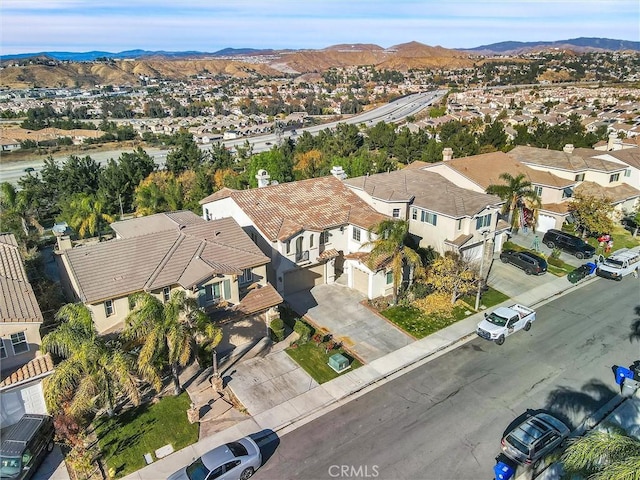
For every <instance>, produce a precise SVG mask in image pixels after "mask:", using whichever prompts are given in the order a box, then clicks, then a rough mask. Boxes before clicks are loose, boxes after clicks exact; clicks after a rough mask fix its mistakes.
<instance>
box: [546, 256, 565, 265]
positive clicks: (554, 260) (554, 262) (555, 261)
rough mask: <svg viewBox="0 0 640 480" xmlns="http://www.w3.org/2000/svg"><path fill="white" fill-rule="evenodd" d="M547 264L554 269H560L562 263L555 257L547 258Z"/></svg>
mask: <svg viewBox="0 0 640 480" xmlns="http://www.w3.org/2000/svg"><path fill="white" fill-rule="evenodd" d="M547 263H548V264H549V265H553V266H554V267H562V266H563V265H564V262H563V261H562V260H560V259H559V258H557V257H553V256H549V257H548V258H547Z"/></svg>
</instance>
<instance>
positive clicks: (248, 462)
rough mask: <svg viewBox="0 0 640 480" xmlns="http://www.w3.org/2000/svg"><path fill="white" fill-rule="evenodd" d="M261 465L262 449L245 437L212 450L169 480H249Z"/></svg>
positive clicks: (171, 476) (172, 475)
mask: <svg viewBox="0 0 640 480" xmlns="http://www.w3.org/2000/svg"><path fill="white" fill-rule="evenodd" d="M261 465H262V454H261V453H260V447H258V445H257V444H256V442H254V441H253V439H251V438H250V437H244V438H241V439H240V440H238V441H236V442H229V443H226V444H224V445H221V446H219V447H216V448H214V449H213V450H210V451H209V452H207V453H205V454H204V455H202V456H201V457H200V458H198V459H196V460H195V461H194V462H193V463H191V465H188V466H186V467H183V468H181V469H180V470H178V471H177V472H175V473H173V474H171V475H170V476H169V479H168V480H214V479H220V480H223V479H224V480H247V479H248V478H250V477H251V476H253V474H254V472H255V471H256V470H257V469H258V468H260V466H261Z"/></svg>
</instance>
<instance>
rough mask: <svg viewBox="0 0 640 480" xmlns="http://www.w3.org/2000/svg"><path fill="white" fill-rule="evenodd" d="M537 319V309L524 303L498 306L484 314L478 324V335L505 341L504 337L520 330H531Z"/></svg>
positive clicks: (498, 341) (499, 343) (501, 341)
mask: <svg viewBox="0 0 640 480" xmlns="http://www.w3.org/2000/svg"><path fill="white" fill-rule="evenodd" d="M535 319H536V312H535V310H533V309H531V308H529V307H525V306H524V305H519V304H517V303H516V304H515V305H511V306H510V307H498V308H496V309H495V310H494V311H493V312H491V313H486V312H485V314H484V320H482V321H481V322H480V323H479V324H478V328H477V329H476V333H477V334H478V336H480V337H482V338H484V339H486V340H492V341H494V342H496V343H497V344H498V345H502V344H503V343H504V339H505V338H506V337H508V336H509V335H511V334H512V333H515V332H517V331H518V330H529V329H530V328H531V324H532V323H533V322H534V321H535Z"/></svg>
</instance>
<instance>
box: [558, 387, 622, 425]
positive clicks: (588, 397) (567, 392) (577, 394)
mask: <svg viewBox="0 0 640 480" xmlns="http://www.w3.org/2000/svg"><path fill="white" fill-rule="evenodd" d="M618 393H619V392H617V391H616V388H615V387H613V384H611V385H609V384H606V383H603V382H601V381H600V380H596V379H592V380H590V381H588V382H587V383H585V384H584V385H583V387H582V389H581V390H574V389H572V388H569V387H558V388H556V389H555V390H552V391H551V392H550V393H549V395H548V396H547V405H548V412H549V413H551V414H552V415H554V416H555V417H557V418H558V419H560V420H562V421H563V422H564V423H566V424H567V426H571V425H572V421H571V420H570V418H575V417H576V416H578V415H579V414H588V415H590V414H593V413H594V412H596V411H597V410H598V409H599V408H601V407H602V406H603V405H604V404H606V403H607V402H608V401H609V400H610V399H611V398H613V397H614V396H615V395H616V394H618ZM576 426H577V425H574V428H575V427H576Z"/></svg>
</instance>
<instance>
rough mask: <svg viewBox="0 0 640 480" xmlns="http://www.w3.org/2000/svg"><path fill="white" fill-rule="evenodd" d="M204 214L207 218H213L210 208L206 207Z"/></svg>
mask: <svg viewBox="0 0 640 480" xmlns="http://www.w3.org/2000/svg"><path fill="white" fill-rule="evenodd" d="M204 216H205V218H206V219H207V220H211V214H210V213H209V209H208V208H205V209H204Z"/></svg>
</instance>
